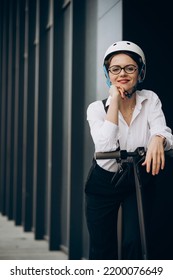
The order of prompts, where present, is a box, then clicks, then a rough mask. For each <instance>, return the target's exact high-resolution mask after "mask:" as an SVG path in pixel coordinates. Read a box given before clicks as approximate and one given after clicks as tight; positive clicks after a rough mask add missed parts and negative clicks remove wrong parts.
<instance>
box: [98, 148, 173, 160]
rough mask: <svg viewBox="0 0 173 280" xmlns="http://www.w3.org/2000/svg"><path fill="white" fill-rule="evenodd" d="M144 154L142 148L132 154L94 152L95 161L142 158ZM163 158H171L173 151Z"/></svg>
mask: <svg viewBox="0 0 173 280" xmlns="http://www.w3.org/2000/svg"><path fill="white" fill-rule="evenodd" d="M145 153H146V151H145V149H144V148H143V147H139V148H137V149H136V150H135V151H134V152H127V151H126V150H119V151H111V152H96V153H95V154H94V158H95V159H127V158H128V157H136V156H141V157H142V156H144V155H145ZM165 156H169V157H173V149H171V150H169V151H165Z"/></svg>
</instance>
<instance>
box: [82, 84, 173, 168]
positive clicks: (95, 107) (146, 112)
mask: <svg viewBox="0 0 173 280" xmlns="http://www.w3.org/2000/svg"><path fill="white" fill-rule="evenodd" d="M110 99H111V96H109V97H108V99H107V102H106V106H109V104H110ZM105 117H106V112H105V109H104V106H103V102H102V101H101V100H99V101H95V102H93V103H91V104H90V105H89V106H88V109H87V120H88V122H89V126H90V132H91V136H92V139H93V142H94V145H95V152H108V151H115V150H116V149H117V148H118V147H119V146H120V149H121V150H127V151H128V152H132V151H135V149H136V148H137V147H144V148H145V149H147V146H148V143H149V142H150V139H151V137H152V136H154V135H162V136H164V137H165V138H166V146H165V150H169V149H173V135H172V131H171V129H170V128H169V127H167V125H166V120H165V116H164V113H163V111H162V104H161V101H160V99H159V97H158V96H157V94H156V93H154V92H153V91H150V90H145V89H143V90H141V91H137V92H136V106H135V110H134V111H133V116H132V120H131V123H130V125H129V126H128V125H127V123H126V121H125V120H124V118H123V116H122V114H121V112H120V111H119V123H118V125H116V124H114V123H112V122H110V121H107V120H105ZM97 163H98V164H99V165H100V166H101V167H102V168H104V169H106V170H109V171H116V170H117V164H116V160H114V159H111V160H109V159H108V160H97Z"/></svg>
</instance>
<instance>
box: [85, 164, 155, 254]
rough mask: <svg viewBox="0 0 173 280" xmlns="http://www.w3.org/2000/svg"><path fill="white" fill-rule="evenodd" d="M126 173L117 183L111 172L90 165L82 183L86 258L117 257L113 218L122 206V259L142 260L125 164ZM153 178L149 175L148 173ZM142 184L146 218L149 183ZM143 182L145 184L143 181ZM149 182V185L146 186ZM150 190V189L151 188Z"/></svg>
mask: <svg viewBox="0 0 173 280" xmlns="http://www.w3.org/2000/svg"><path fill="white" fill-rule="evenodd" d="M128 167H129V170H128V173H127V175H126V176H125V177H124V179H123V180H122V182H121V184H119V185H118V186H117V184H116V181H113V180H112V178H113V176H114V173H113V172H109V171H106V170H104V169H103V168H101V167H100V166H99V165H97V164H96V163H95V164H94V165H93V166H92V168H91V170H90V172H89V175H88V178H87V182H86V185H85V202H86V205H85V206H86V207H85V214H86V221H87V227H88V231H89V238H90V247H89V259H92V260H108V259H110V260H116V259H118V241H117V219H118V211H119V207H120V205H122V210H123V211H122V213H123V215H122V220H123V234H122V259H128V260H130V259H132V260H133V259H142V254H141V240H140V232H139V221H138V211H137V202H136V193H135V182H134V173H133V166H132V164H129V166H128ZM152 177H153V176H152ZM148 182H149V181H147V187H146V186H145V189H146V190H145V194H147V193H148V190H149V193H150V195H149V196H148V194H147V195H146V196H145V197H146V198H147V208H146V211H145V212H146V219H147V217H149V215H147V212H148V213H149V212H150V210H151V209H150V208H151V205H152V197H153V195H151V192H152V190H153V186H152V187H151V185H153V182H150V183H151V184H148ZM145 185H146V184H145ZM149 185H150V186H149ZM151 189H152V190H151Z"/></svg>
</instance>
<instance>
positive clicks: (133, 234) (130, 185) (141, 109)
mask: <svg viewBox="0 0 173 280" xmlns="http://www.w3.org/2000/svg"><path fill="white" fill-rule="evenodd" d="M103 67H104V71H105V76H106V78H107V84H108V85H109V86H110V90H109V97H108V99H107V100H106V103H105V106H104V104H103V102H102V101H95V102H93V103H91V104H90V105H89V107H88V109H87V120H88V122H89V126H90V132H91V136H92V139H93V142H94V145H95V152H107V151H114V150H117V149H120V150H127V151H128V152H129V151H135V150H136V148H138V147H144V148H145V149H146V156H145V159H144V161H143V162H142V163H141V176H142V180H143V183H144V184H145V186H144V187H145V188H144V197H145V199H146V207H145V208H146V209H145V214H146V217H145V218H146V221H147V224H148V228H149V218H148V217H149V215H147V213H150V211H151V206H152V198H153V195H154V175H157V174H158V173H159V172H160V170H163V169H164V166H165V156H164V150H169V149H172V148H173V135H172V132H171V129H170V128H169V127H167V126H166V121H165V117H164V114H163V111H162V106H161V101H160V99H159V97H158V96H157V95H156V93H154V92H153V91H150V90H145V89H143V90H138V85H139V84H140V83H141V82H143V80H144V78H145V73H146V62H145V56H144V53H143V51H142V49H141V48H140V47H139V46H137V45H136V44H134V43H132V42H127V41H119V42H115V43H114V44H113V45H111V46H110V47H109V48H108V49H107V51H106V53H105V56H104V63H103ZM129 166H130V167H129ZM128 167H129V169H128V172H126V175H125V176H124V177H123V180H121V184H119V185H118V186H117V180H118V179H119V177H120V176H119V174H120V172H119V171H120V170H119V168H120V165H119V163H118V162H116V160H114V159H110V160H97V161H95V162H94V164H93V165H92V167H91V169H90V172H89V175H88V178H87V182H86V186H85V193H86V220H87V226H88V230H89V237H90V250H89V259H117V258H118V245H117V219H118V211H119V207H120V205H122V209H123V246H122V252H123V254H122V257H123V259H141V258H142V256H141V243H140V234H139V224H138V216H137V206H136V196H135V183H134V174H133V168H132V166H131V164H130V163H129V165H128ZM122 174H123V172H122ZM124 174H125V173H124ZM151 174H152V175H153V176H152V175H151ZM144 179H145V180H144Z"/></svg>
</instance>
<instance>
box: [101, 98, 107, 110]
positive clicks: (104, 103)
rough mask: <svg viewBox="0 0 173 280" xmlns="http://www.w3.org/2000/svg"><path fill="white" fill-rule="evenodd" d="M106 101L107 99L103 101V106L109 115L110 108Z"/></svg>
mask: <svg viewBox="0 0 173 280" xmlns="http://www.w3.org/2000/svg"><path fill="white" fill-rule="evenodd" d="M106 101H107V98H105V99H103V100H102V102H103V106H104V108H105V111H106V113H107V110H108V108H109V106H106Z"/></svg>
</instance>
